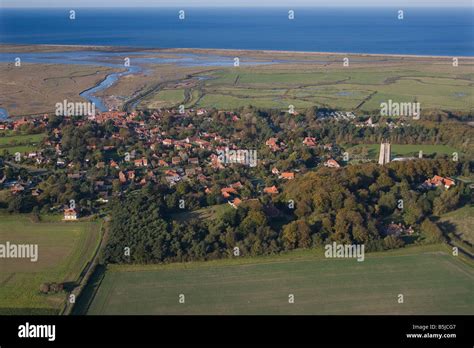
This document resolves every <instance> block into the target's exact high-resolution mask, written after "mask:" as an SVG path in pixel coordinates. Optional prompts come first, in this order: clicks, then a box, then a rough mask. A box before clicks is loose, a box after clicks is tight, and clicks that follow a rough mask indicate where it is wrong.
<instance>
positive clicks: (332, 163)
mask: <svg viewBox="0 0 474 348" xmlns="http://www.w3.org/2000/svg"><path fill="white" fill-rule="evenodd" d="M324 166H325V167H328V168H340V167H341V166H340V164H339V163H337V161H336V160H334V159H332V158H330V159H328V160H327V161H326V162H324Z"/></svg>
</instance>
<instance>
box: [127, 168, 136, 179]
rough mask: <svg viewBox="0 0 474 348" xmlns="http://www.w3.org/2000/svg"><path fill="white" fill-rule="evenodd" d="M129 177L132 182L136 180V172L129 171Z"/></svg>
mask: <svg viewBox="0 0 474 348" xmlns="http://www.w3.org/2000/svg"><path fill="white" fill-rule="evenodd" d="M127 177H128V179H129V180H131V181H133V180H135V171H134V170H129V171H128V172H127Z"/></svg>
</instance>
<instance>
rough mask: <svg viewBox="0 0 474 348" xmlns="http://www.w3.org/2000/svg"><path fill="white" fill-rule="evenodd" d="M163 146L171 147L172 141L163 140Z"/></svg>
mask: <svg viewBox="0 0 474 348" xmlns="http://www.w3.org/2000/svg"><path fill="white" fill-rule="evenodd" d="M163 145H165V146H172V145H173V139H165V140H163Z"/></svg>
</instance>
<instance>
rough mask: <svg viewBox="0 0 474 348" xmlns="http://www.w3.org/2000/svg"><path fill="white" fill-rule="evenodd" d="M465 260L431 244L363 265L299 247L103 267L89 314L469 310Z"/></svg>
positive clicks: (473, 306) (372, 257)
mask: <svg viewBox="0 0 474 348" xmlns="http://www.w3.org/2000/svg"><path fill="white" fill-rule="evenodd" d="M467 262H468V261H464V260H460V259H457V258H455V257H453V256H451V255H450V254H448V253H447V249H445V247H443V246H441V245H431V246H424V247H410V248H405V249H403V250H396V251H391V252H383V253H373V254H369V255H366V258H365V261H364V262H357V261H356V260H354V259H325V258H324V257H323V256H322V250H299V251H294V252H291V253H288V254H283V255H278V256H266V257H257V258H245V257H243V258H240V259H238V258H234V259H227V260H216V261H208V262H192V263H184V264H169V265H122V266H117V265H109V266H108V269H107V271H106V272H105V276H104V278H103V280H102V281H101V285H100V287H99V288H98V291H97V293H96V295H95V297H94V299H93V301H92V303H91V305H90V307H89V311H88V314H441V313H442V314H448V313H451V314H468V313H472V311H473V310H474V298H473V296H472V293H473V290H474V286H473V284H474V283H473V279H474V271H473V266H472V264H469V263H467ZM97 283H98V282H97V281H96V282H95V283H94V284H97ZM179 294H183V295H184V296H185V303H179V302H178V296H179ZM289 294H293V295H294V296H295V303H294V304H290V303H289V302H288V298H289ZM399 294H403V296H404V303H403V304H399V303H398V302H397V296H398V295H399Z"/></svg>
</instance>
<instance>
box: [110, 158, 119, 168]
mask: <svg viewBox="0 0 474 348" xmlns="http://www.w3.org/2000/svg"><path fill="white" fill-rule="evenodd" d="M110 167H111V168H115V169H118V168H119V165H118V164H117V162H115V161H114V160H111V161H110Z"/></svg>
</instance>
